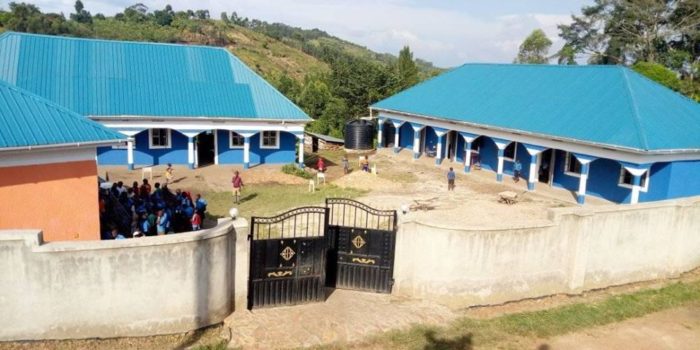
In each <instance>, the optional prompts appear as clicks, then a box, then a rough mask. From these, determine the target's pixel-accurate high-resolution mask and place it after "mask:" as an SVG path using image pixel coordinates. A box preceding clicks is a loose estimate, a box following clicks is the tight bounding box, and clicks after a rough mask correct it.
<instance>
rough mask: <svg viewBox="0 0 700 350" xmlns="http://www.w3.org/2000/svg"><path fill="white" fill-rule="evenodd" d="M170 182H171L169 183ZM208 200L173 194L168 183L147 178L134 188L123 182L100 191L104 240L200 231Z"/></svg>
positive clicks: (183, 193) (189, 195)
mask: <svg viewBox="0 0 700 350" xmlns="http://www.w3.org/2000/svg"><path fill="white" fill-rule="evenodd" d="M169 180H170V179H168V182H170V181H169ZM206 209H207V201H206V200H205V199H204V198H202V196H201V195H200V194H197V196H196V198H192V196H191V194H190V193H189V192H183V191H181V190H180V189H177V190H175V193H172V192H171V191H170V190H169V189H168V185H167V184H165V185H163V186H162V187H161V185H160V183H155V185H154V187H153V188H152V187H151V185H150V184H149V183H148V180H147V179H144V180H143V183H142V184H141V185H140V186H139V183H138V182H137V181H134V182H133V184H132V186H131V187H127V186H124V184H123V183H122V182H121V181H119V182H116V183H113V184H112V187H111V188H110V189H108V190H107V189H105V190H103V191H101V192H100V223H101V226H102V232H103V236H102V239H125V238H132V237H133V238H138V237H144V236H155V235H164V234H168V233H179V232H187V231H197V230H200V229H201V228H202V222H203V221H204V218H205V212H206Z"/></svg>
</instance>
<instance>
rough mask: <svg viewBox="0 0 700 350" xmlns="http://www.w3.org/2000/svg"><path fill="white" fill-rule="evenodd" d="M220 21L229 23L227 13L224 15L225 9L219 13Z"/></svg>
mask: <svg viewBox="0 0 700 350" xmlns="http://www.w3.org/2000/svg"><path fill="white" fill-rule="evenodd" d="M221 21H222V22H224V23H226V24H228V23H229V19H228V15H226V11H224V12H222V13H221Z"/></svg>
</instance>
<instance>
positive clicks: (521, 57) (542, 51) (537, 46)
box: [515, 29, 552, 64]
mask: <svg viewBox="0 0 700 350" xmlns="http://www.w3.org/2000/svg"><path fill="white" fill-rule="evenodd" d="M550 47H552V41H551V40H549V38H547V35H546V34H545V33H544V31H542V29H535V30H533V31H532V33H530V35H528V37H527V38H525V40H524V41H523V43H522V44H521V45H520V50H519V51H518V57H517V58H516V59H515V63H530V64H546V63H547V62H549V57H548V53H549V48H550Z"/></svg>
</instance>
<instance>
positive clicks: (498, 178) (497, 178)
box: [496, 147, 505, 182]
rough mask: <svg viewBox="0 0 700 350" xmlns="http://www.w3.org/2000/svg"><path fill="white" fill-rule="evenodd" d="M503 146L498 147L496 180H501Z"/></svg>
mask: <svg viewBox="0 0 700 350" xmlns="http://www.w3.org/2000/svg"><path fill="white" fill-rule="evenodd" d="M504 153H505V148H500V147H499V148H498V168H497V169H496V181H498V182H503V155H504Z"/></svg>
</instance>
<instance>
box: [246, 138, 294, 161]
mask: <svg viewBox="0 0 700 350" xmlns="http://www.w3.org/2000/svg"><path fill="white" fill-rule="evenodd" d="M296 144H297V138H296V136H294V134H290V133H288V132H283V131H280V147H279V149H261V148H260V133H257V134H255V135H253V136H251V137H250V164H251V165H254V164H289V163H294V161H295V159H296Z"/></svg>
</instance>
